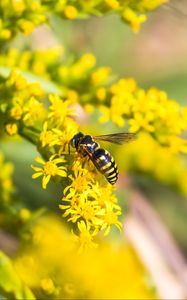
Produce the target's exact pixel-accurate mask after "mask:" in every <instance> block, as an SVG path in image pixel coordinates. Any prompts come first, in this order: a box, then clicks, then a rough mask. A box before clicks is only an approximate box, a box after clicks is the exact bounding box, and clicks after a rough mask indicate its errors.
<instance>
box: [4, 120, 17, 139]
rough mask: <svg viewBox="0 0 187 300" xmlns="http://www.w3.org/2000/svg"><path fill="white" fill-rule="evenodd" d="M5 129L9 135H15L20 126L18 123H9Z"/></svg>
mask: <svg viewBox="0 0 187 300" xmlns="http://www.w3.org/2000/svg"><path fill="white" fill-rule="evenodd" d="M5 130H6V132H7V134H8V135H10V136H13V135H15V134H17V133H18V126H17V124H16V123H7V124H6V125H5Z"/></svg>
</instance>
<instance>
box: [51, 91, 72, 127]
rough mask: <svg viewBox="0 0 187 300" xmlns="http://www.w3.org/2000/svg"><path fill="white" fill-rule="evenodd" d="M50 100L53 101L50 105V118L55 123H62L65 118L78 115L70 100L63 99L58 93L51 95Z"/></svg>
mask: <svg viewBox="0 0 187 300" xmlns="http://www.w3.org/2000/svg"><path fill="white" fill-rule="evenodd" d="M49 101H50V102H51V103H52V104H51V105H50V107H49V109H50V110H51V112H50V113H49V114H48V118H49V119H50V120H52V121H54V123H57V124H58V125H61V124H62V123H63V122H64V121H65V118H71V117H73V116H76V112H75V108H74V107H72V106H71V102H70V101H69V100H62V99H61V98H60V97H59V96H58V95H52V94H51V95H49Z"/></svg>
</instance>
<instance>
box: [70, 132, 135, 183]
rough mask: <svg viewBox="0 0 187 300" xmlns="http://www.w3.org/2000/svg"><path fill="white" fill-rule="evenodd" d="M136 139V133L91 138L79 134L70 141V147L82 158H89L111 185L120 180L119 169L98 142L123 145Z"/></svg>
mask: <svg viewBox="0 0 187 300" xmlns="http://www.w3.org/2000/svg"><path fill="white" fill-rule="evenodd" d="M135 139H136V135H135V134H134V133H124V132H123V133H114V134H106V135H98V136H91V135H85V134H83V133H82V132H78V133H77V134H75V135H74V136H73V138H72V139H71V140H70V145H71V146H72V147H73V148H75V149H76V151H77V153H78V154H80V155H81V156H82V157H86V156H87V157H88V158H89V159H90V160H91V161H92V162H93V164H94V165H95V167H96V168H97V170H98V171H99V172H100V173H102V174H103V175H104V176H105V178H106V179H107V180H108V182H109V183H110V184H115V183H116V181H117V179H118V173H119V172H118V167H117V165H116V163H115V160H114V158H113V157H112V155H111V154H110V153H109V152H108V151H107V150H105V149H103V148H101V147H100V145H99V144H98V143H97V142H96V140H100V141H106V142H110V143H115V144H118V145H122V144H124V143H127V142H130V141H133V140H135Z"/></svg>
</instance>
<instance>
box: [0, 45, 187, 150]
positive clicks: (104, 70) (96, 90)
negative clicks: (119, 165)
mask: <svg viewBox="0 0 187 300" xmlns="http://www.w3.org/2000/svg"><path fill="white" fill-rule="evenodd" d="M42 57H44V59H42ZM62 57H63V49H62V48H55V49H50V50H48V51H41V52H40V51H39V52H38V51H37V52H34V53H33V54H31V52H28V51H26V52H23V53H22V54H21V53H19V52H18V51H17V50H15V49H12V50H10V51H9V52H8V53H6V54H5V55H2V56H1V58H0V63H1V64H4V65H8V66H10V67H19V68H21V69H22V70H24V71H27V70H29V69H30V70H32V72H34V73H35V74H37V75H40V76H42V77H43V78H47V79H50V80H52V81H53V82H54V83H55V84H56V83H58V85H59V92H60V91H61V93H62V94H63V95H64V96H65V97H66V101H64V102H62V101H58V99H55V96H54V95H53V96H50V97H49V101H50V103H51V104H52V105H51V107H50V110H51V112H50V114H49V118H51V119H52V116H53V123H54V120H55V119H56V120H57V123H59V122H60V120H59V116H60V118H61V122H62V123H63V122H64V121H63V120H64V116H65V115H66V114H67V109H68V110H71V106H72V105H74V104H75V103H77V102H79V103H80V104H82V105H83V106H84V108H85V110H86V111H87V112H93V111H94V110H95V108H96V107H98V108H99V111H100V113H101V115H100V117H99V122H101V123H106V122H108V121H112V122H113V123H114V124H115V125H117V126H119V127H121V128H122V127H124V126H125V125H126V124H125V123H127V124H128V125H129V130H130V131H131V132H139V131H146V132H149V133H150V134H151V135H152V136H153V137H154V138H155V139H156V140H157V141H158V142H159V143H160V144H162V145H167V146H170V149H171V151H172V152H176V153H177V152H180V151H181V152H184V153H186V151H187V144H186V141H185V140H184V139H182V138H180V137H178V136H179V135H180V134H181V133H182V132H183V131H184V130H185V129H186V128H187V109H186V108H185V107H181V106H180V105H179V104H178V103H177V102H176V101H175V100H172V99H169V98H168V96H167V94H166V93H165V92H163V91H160V90H158V89H156V88H150V89H148V90H147V91H145V90H143V89H142V88H140V87H138V86H137V83H136V82H135V80H134V79H131V78H129V79H120V80H118V81H117V82H115V83H112V84H111V81H112V78H113V74H112V71H111V69H110V68H108V67H99V68H97V67H95V63H96V59H95V57H94V56H93V55H92V54H90V53H87V54H84V55H83V56H82V57H80V59H78V60H76V61H74V62H72V63H71V64H65V63H63V64H61V62H62ZM15 62H18V63H17V65H15ZM19 62H20V63H19ZM38 62H39V65H40V67H39V68H38V69H37V68H36V65H37V63H38ZM51 70H52V71H51ZM18 81H19V80H18ZM22 81H24V79H22ZM113 81H114V80H113ZM19 85H21V84H20V83H19ZM22 85H23V83H22ZM23 88H24V85H23ZM15 98H16V99H17V97H15ZM30 98H31V99H30V104H27V108H24V110H25V112H24V117H23V119H24V122H29V120H30V122H31V121H32V120H36V118H37V117H38V116H39V115H40V118H41V115H42V110H43V103H42V102H38V99H36V97H34V98H33V97H30ZM16 101H17V100H16ZM31 108H32V111H31ZM22 110H23V109H21V108H20V105H15V107H14V108H12V111H11V116H14V118H16V119H17V120H18V119H19V118H20V116H22V115H23V112H22ZM26 110H27V113H26ZM28 110H29V111H30V113H28ZM62 112H63V113H62ZM68 114H69V115H70V119H71V118H72V117H73V116H74V115H73V114H72V112H70V111H69V112H68ZM31 116H32V118H31ZM43 120H44V119H43ZM66 123H68V121H67V122H66ZM53 125H54V124H53ZM8 126H9V127H8V131H9V132H10V131H12V133H13V132H14V131H16V128H15V125H12V124H11V126H10V125H8ZM55 126H56V125H55ZM57 127H58V126H57ZM44 131H45V130H44ZM73 131H74V132H76V130H72V134H73ZM55 134H57V135H59V132H58V133H57V132H54V130H53V134H52V135H51V138H52V139H53V140H54V135H55ZM52 136H53V137H52Z"/></svg>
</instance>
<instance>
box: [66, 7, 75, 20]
mask: <svg viewBox="0 0 187 300" xmlns="http://www.w3.org/2000/svg"><path fill="white" fill-rule="evenodd" d="M64 15H65V16H66V18H68V19H70V20H74V19H76V17H77V15H78V11H77V9H76V7H75V6H72V5H67V6H65V8H64Z"/></svg>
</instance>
